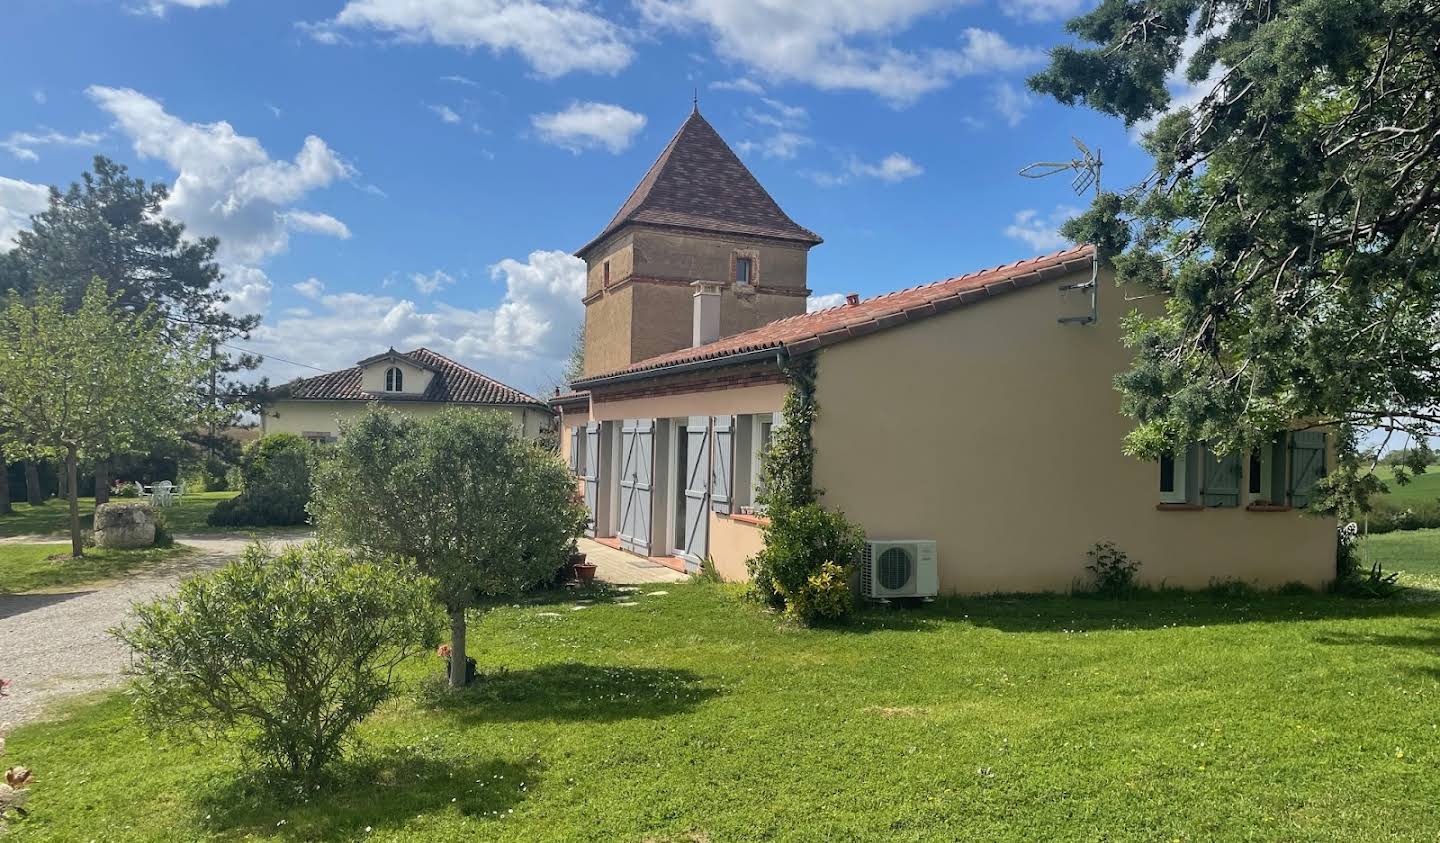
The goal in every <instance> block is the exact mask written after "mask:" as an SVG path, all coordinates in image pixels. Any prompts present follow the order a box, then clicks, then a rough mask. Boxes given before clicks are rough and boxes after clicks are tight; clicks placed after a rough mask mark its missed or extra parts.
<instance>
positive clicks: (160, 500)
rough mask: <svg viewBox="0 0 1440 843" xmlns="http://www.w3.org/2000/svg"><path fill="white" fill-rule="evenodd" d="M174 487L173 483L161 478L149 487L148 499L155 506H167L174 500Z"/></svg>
mask: <svg viewBox="0 0 1440 843" xmlns="http://www.w3.org/2000/svg"><path fill="white" fill-rule="evenodd" d="M174 489H175V484H174V483H171V482H170V481H169V480H161V481H160V482H159V483H156V484H155V485H154V486H152V487H151V488H150V500H151V501H152V502H153V503H154V504H155V505H156V506H169V505H170V504H171V502H172V501H173V500H174V496H173V492H174Z"/></svg>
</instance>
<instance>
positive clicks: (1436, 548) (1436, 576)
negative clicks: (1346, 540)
mask: <svg viewBox="0 0 1440 843" xmlns="http://www.w3.org/2000/svg"><path fill="white" fill-rule="evenodd" d="M1360 559H1361V561H1362V562H1363V563H1364V565H1365V567H1366V568H1369V567H1370V566H1371V565H1374V564H1375V563H1376V562H1379V563H1380V564H1381V566H1382V567H1383V568H1384V570H1385V571H1387V572H1388V571H1401V572H1403V573H1404V574H1405V578H1406V580H1407V581H1414V582H1415V583H1416V584H1429V585H1432V586H1433V587H1436V588H1440V530H1405V531H1396V532H1393V533H1383V534H1380V535H1374V536H1366V537H1365V538H1363V539H1361V540H1360Z"/></svg>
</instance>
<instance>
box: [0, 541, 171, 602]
mask: <svg viewBox="0 0 1440 843" xmlns="http://www.w3.org/2000/svg"><path fill="white" fill-rule="evenodd" d="M190 552H192V549H191V548H188V547H185V546H184V545H176V546H174V547H147V548H142V549H139V550H109V549H106V548H99V547H92V548H88V549H86V551H85V556H84V558H81V559H71V558H70V544H69V542H65V543H63V544H0V594H17V593H20V592H25V591H36V590H38V589H42V588H55V587H58V586H69V585H81V584H84V583H90V582H96V581H97V580H105V579H109V578H111V577H116V576H119V575H121V574H125V573H129V572H131V571H136V570H143V569H145V568H150V567H154V566H155V565H157V564H159V563H161V562H164V561H166V560H169V559H174V558H175V557H177V556H183V555H185V554H188V553H190Z"/></svg>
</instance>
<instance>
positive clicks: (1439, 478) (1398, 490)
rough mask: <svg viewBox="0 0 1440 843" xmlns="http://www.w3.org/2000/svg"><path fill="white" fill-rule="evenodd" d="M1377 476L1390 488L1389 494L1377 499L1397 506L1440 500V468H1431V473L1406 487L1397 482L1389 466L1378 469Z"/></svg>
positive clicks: (1425, 474)
mask: <svg viewBox="0 0 1440 843" xmlns="http://www.w3.org/2000/svg"><path fill="white" fill-rule="evenodd" d="M1375 474H1376V476H1377V477H1379V478H1380V479H1381V480H1384V481H1385V484H1386V485H1387V486H1389V487H1390V492H1389V494H1386V495H1379V496H1377V499H1386V500H1390V501H1393V502H1395V503H1397V504H1407V503H1413V502H1415V501H1433V500H1436V499H1437V498H1440V466H1431V467H1430V470H1429V471H1427V472H1425V473H1424V474H1421V475H1419V476H1418V477H1415V478H1414V479H1412V480H1411V481H1410V482H1409V483H1406V484H1405V485H1404V486H1401V485H1400V484H1399V483H1396V482H1395V480H1394V477H1395V474H1394V472H1393V471H1392V470H1391V468H1390V467H1389V466H1388V465H1382V466H1380V467H1378V468H1376V469H1375Z"/></svg>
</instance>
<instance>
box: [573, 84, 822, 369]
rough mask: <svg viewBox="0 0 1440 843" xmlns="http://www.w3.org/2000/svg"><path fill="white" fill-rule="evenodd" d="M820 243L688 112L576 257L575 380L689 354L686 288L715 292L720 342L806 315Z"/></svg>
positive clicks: (689, 304) (688, 291)
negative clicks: (579, 325) (579, 273)
mask: <svg viewBox="0 0 1440 843" xmlns="http://www.w3.org/2000/svg"><path fill="white" fill-rule="evenodd" d="M820 242H821V240H820V237H819V236H818V235H816V234H815V232H813V231H810V230H809V229H806V228H803V227H801V226H800V225H797V224H796V223H795V221H794V220H792V219H790V217H788V216H786V215H785V212H784V211H782V210H780V206H779V205H777V204H776V203H775V200H774V199H772V198H770V194H769V193H766V192H765V188H763V187H761V186H760V182H758V181H756V180H755V176H753V175H751V173H750V171H749V170H748V169H746V167H745V165H744V164H743V163H741V162H740V159H739V158H738V157H736V155H735V153H734V152H733V151H731V149H730V147H729V146H728V145H727V144H726V143H725V141H724V140H723V139H721V137H720V135H719V134H717V133H716V131H715V129H714V128H713V127H712V126H711V125H710V124H709V123H708V122H706V120H705V118H704V117H701V116H700V111H699V109H696V110H695V111H692V112H691V114H690V117H689V118H688V119H687V120H686V121H685V123H684V125H682V126H681V127H680V131H678V132H676V133H675V137H673V138H671V140H670V143H669V144H668V145H667V146H666V147H665V150H664V151H663V152H661V153H660V157H659V158H658V159H657V160H656V161H655V164H654V165H653V166H652V167H651V168H650V171H649V172H647V173H646V174H645V177H644V178H643V179H641V180H640V184H639V185H637V186H636V188H635V190H634V192H632V193H631V194H630V198H629V199H627V200H625V204H624V205H622V206H621V207H620V210H619V211H618V212H616V214H615V217H614V218H613V219H611V220H610V223H609V224H608V225H606V226H605V229H604V230H603V231H601V232H600V234H599V235H598V236H597V237H595V239H593V240H591V241H590V242H589V243H587V244H585V246H584V247H583V248H581V249H580V250H579V251H578V252H576V253H575V254H576V256H577V257H579V258H582V259H583V260H584V261H585V265H586V267H587V270H588V273H587V279H586V287H585V299H584V301H585V374H586V375H587V376H590V375H596V374H601V373H603V372H607V371H612V370H614V369H620V368H623V367H625V366H628V365H630V364H631V363H634V362H636V361H639V360H644V359H646V358H649V357H654V356H655V355H657V354H664V353H666V352H669V351H675V350H677V349H681V348H685V347H687V346H689V345H691V344H692V339H693V335H692V313H693V308H694V305H693V302H692V297H693V294H694V292H695V291H694V289H692V285H693V284H694V283H695V282H696V281H703V282H706V284H707V285H714V286H718V287H719V294H720V298H719V304H720V319H719V321H720V324H719V336H721V337H726V336H730V335H731V334H737V333H740V332H741V331H747V330H749V329H751V328H757V327H759V326H761V325H764V324H766V323H767V322H773V321H775V320H776V319H783V318H785V317H787V316H795V315H798V314H801V313H804V312H805V297H806V296H808V295H809V293H810V290H809V288H808V287H807V285H806V279H805V263H806V258H807V256H808V253H809V251H810V249H811V247H813V246H815V245H817V244H819V243H820ZM707 289H710V290H713V287H709V286H707Z"/></svg>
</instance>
